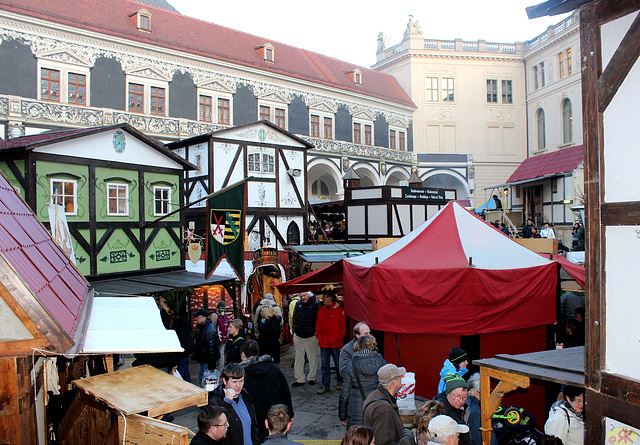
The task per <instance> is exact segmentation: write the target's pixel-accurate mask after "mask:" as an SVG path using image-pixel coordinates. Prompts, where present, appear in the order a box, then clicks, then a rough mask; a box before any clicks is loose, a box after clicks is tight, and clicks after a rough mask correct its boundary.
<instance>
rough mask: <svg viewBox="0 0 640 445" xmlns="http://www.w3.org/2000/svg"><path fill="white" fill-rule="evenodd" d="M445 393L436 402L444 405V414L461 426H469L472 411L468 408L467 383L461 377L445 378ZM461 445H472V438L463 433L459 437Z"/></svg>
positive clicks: (449, 375)
mask: <svg viewBox="0 0 640 445" xmlns="http://www.w3.org/2000/svg"><path fill="white" fill-rule="evenodd" d="M444 381H445V388H444V391H443V392H441V393H440V394H438V395H437V396H435V398H434V400H437V401H439V402H442V403H443V404H444V413H445V414H446V415H447V416H449V417H451V418H452V419H453V420H455V421H456V422H457V423H458V424H460V425H466V426H467V427H468V426H469V416H470V414H471V410H470V408H469V406H467V403H466V402H467V395H468V392H469V389H468V387H467V382H466V381H465V380H464V379H463V378H462V377H460V376H458V375H455V374H448V375H446V376H445V377H444ZM458 443H459V445H471V436H470V434H469V433H468V432H467V433H461V434H460V436H458Z"/></svg>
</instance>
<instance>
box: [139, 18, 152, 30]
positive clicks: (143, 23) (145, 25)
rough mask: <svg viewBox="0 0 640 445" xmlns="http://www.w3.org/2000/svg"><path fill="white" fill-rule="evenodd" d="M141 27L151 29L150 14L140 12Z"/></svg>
mask: <svg viewBox="0 0 640 445" xmlns="http://www.w3.org/2000/svg"><path fill="white" fill-rule="evenodd" d="M140 29H144V30H145V31H151V18H150V17H149V16H148V15H142V14H140Z"/></svg>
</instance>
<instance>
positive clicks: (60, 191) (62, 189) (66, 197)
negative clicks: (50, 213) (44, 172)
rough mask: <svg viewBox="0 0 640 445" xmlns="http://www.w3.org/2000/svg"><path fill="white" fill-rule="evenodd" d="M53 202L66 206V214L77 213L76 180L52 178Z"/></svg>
mask: <svg viewBox="0 0 640 445" xmlns="http://www.w3.org/2000/svg"><path fill="white" fill-rule="evenodd" d="M51 202H53V203H54V204H57V205H61V206H62V207H64V213H65V214H66V215H75V214H76V181H60V180H55V179H52V180H51Z"/></svg>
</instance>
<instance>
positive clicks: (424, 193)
mask: <svg viewBox="0 0 640 445" xmlns="http://www.w3.org/2000/svg"><path fill="white" fill-rule="evenodd" d="M401 188H402V199H406V200H410V201H441V202H446V199H445V196H444V189H441V188H433V187H401Z"/></svg>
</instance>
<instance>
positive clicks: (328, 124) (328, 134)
mask: <svg viewBox="0 0 640 445" xmlns="http://www.w3.org/2000/svg"><path fill="white" fill-rule="evenodd" d="M324 138H325V139H333V119H332V118H330V117H325V118H324Z"/></svg>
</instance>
